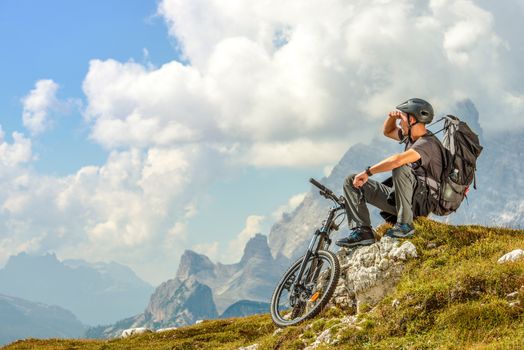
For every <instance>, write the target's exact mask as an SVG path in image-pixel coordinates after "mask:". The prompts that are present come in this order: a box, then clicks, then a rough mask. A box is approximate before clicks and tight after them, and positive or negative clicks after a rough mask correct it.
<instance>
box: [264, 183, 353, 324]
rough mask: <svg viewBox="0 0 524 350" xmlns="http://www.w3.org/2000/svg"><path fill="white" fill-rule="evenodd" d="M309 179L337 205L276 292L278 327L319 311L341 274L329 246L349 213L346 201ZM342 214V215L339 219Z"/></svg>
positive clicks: (273, 300) (273, 303)
mask: <svg viewBox="0 0 524 350" xmlns="http://www.w3.org/2000/svg"><path fill="white" fill-rule="evenodd" d="M309 182H311V183H312V184H313V185H314V186H316V187H317V188H318V189H320V195H321V196H323V197H324V198H326V199H329V200H332V201H333V202H334V203H335V206H333V207H331V208H330V210H329V213H328V217H327V219H326V220H324V221H323V222H322V226H321V228H320V229H317V230H316V231H315V232H314V234H313V238H312V239H311V241H310V243H309V246H308V248H307V251H306V253H305V255H303V256H302V257H300V258H299V259H298V260H297V261H295V262H294V263H293V264H292V265H291V267H290V268H289V269H288V270H287V271H286V272H285V273H284V275H283V277H282V279H281V280H280V282H279V283H278V284H277V287H276V288H275V291H274V292H273V296H272V298H271V304H270V312H271V319H272V320H273V323H275V324H276V325H277V326H278V327H287V326H293V325H296V324H299V323H301V322H303V321H305V320H308V319H311V318H313V317H315V316H316V315H318V314H319V313H320V312H321V311H322V309H323V308H324V307H325V306H326V305H327V303H328V302H329V300H330V299H331V296H332V295H333V293H334V291H335V288H336V287H337V284H338V279H339V277H340V264H339V261H338V258H337V257H336V255H335V254H334V253H333V252H331V251H330V250H329V246H330V245H331V243H332V241H331V238H330V235H331V233H332V232H334V231H338V229H339V227H340V223H341V222H342V221H343V220H344V217H345V215H346V202H345V199H344V197H342V196H340V197H337V196H336V195H335V194H334V193H333V191H331V190H330V189H329V188H327V187H325V186H324V185H322V184H321V183H319V182H318V181H317V180H315V179H313V178H311V179H309ZM340 211H342V213H339V212H340ZM340 216H343V219H342V220H341V221H340V222H339V223H336V221H337V219H338V218H339V217H340Z"/></svg>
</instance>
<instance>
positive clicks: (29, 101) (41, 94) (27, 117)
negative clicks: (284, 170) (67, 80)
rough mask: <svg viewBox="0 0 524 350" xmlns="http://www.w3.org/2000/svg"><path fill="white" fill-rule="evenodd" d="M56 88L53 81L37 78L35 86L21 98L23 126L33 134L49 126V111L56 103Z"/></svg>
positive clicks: (56, 85)
mask: <svg viewBox="0 0 524 350" xmlns="http://www.w3.org/2000/svg"><path fill="white" fill-rule="evenodd" d="M57 90H58V84H57V83H55V82H54V81H52V80H49V79H45V80H39V81H37V82H36V84H35V88H34V89H33V90H31V92H30V93H29V94H28V95H27V96H26V97H24V98H23V99H22V103H23V105H24V111H23V122H24V126H25V127H26V128H28V129H29V131H31V133H32V134H33V135H36V134H40V133H42V132H43V131H45V130H46V129H48V128H49V127H50V125H51V121H50V119H49V112H50V110H52V109H54V108H56V107H57V105H58V100H57V98H56V92H57Z"/></svg>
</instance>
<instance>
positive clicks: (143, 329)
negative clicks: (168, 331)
mask: <svg viewBox="0 0 524 350" xmlns="http://www.w3.org/2000/svg"><path fill="white" fill-rule="evenodd" d="M152 332H153V331H152V330H151V329H149V328H146V327H137V328H128V329H124V330H123V331H122V334H121V335H120V337H121V338H128V337H131V336H133V335H138V334H145V333H152Z"/></svg>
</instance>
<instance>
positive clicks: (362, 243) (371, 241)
mask: <svg viewBox="0 0 524 350" xmlns="http://www.w3.org/2000/svg"><path fill="white" fill-rule="evenodd" d="M375 242H376V241H375V240H374V239H365V240H362V241H359V242H355V243H346V244H337V243H335V244H336V245H338V246H339V247H344V248H352V247H357V246H360V245H371V244H373V243H375Z"/></svg>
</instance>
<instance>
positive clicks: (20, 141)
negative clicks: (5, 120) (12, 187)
mask: <svg viewBox="0 0 524 350" xmlns="http://www.w3.org/2000/svg"><path fill="white" fill-rule="evenodd" d="M4 136H5V135H4V132H3V130H2V126H1V125H0V168H1V167H2V165H3V166H5V167H13V166H16V165H18V164H21V163H26V162H28V161H30V160H31V158H32V151H31V140H30V139H28V138H26V137H24V135H22V134H21V133H18V132H14V133H13V134H12V136H13V143H8V142H7V141H5V139H4Z"/></svg>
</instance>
